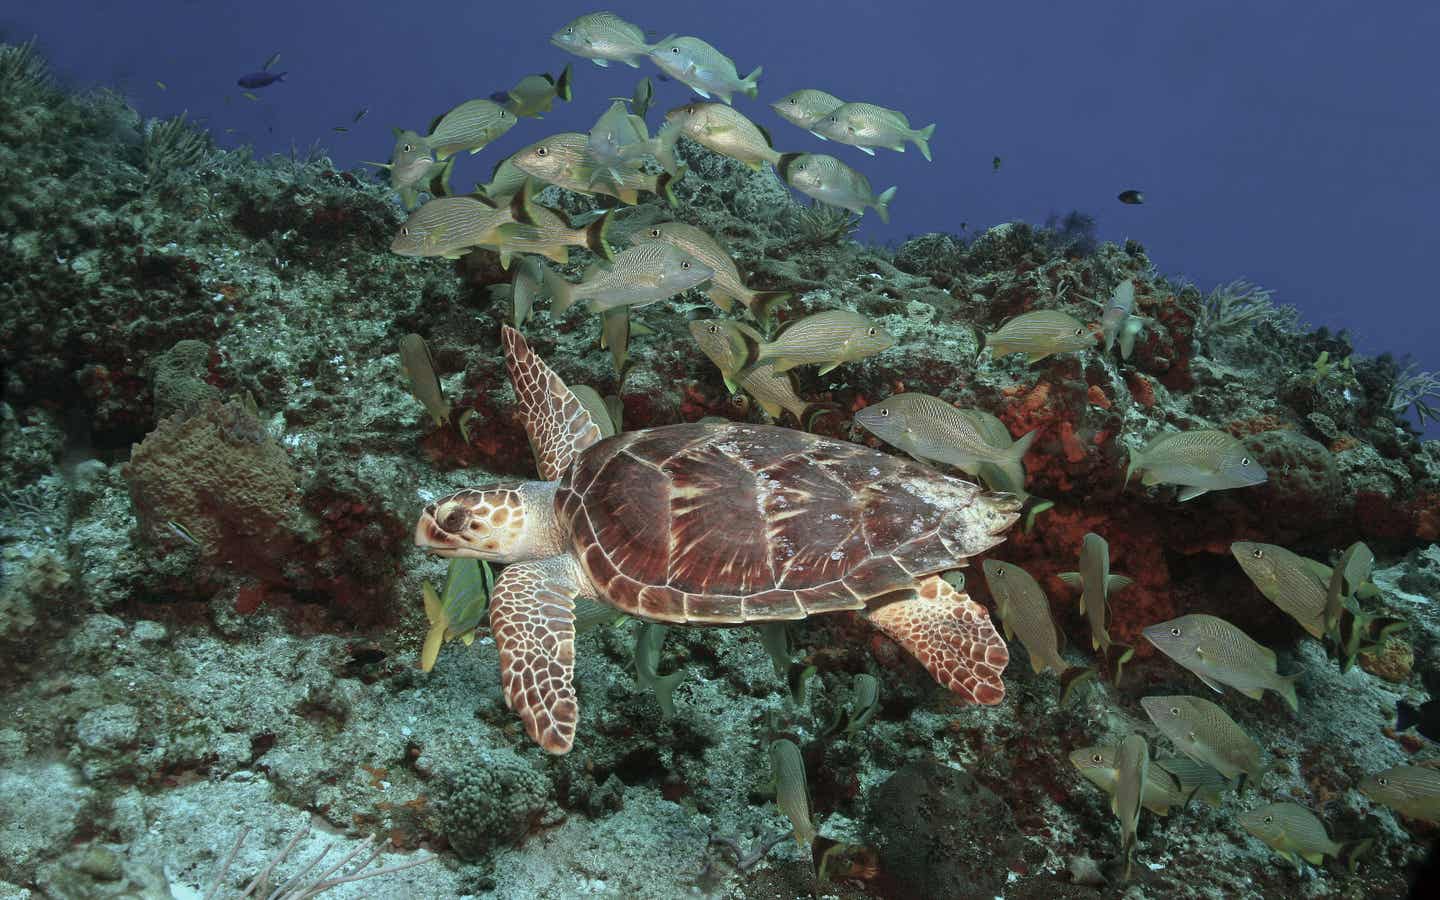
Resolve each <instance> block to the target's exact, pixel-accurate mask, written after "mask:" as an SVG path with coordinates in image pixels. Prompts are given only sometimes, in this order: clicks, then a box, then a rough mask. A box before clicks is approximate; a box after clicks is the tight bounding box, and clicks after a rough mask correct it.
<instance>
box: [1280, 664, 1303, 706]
mask: <svg viewBox="0 0 1440 900" xmlns="http://www.w3.org/2000/svg"><path fill="white" fill-rule="evenodd" d="M1299 680H1300V673H1298V672H1297V673H1295V674H1294V675H1281V676H1279V681H1278V682H1277V683H1276V685H1275V692H1276V693H1278V694H1279V695H1280V696H1281V697H1284V698H1285V702H1286V703H1288V704H1290V709H1292V710H1293V711H1295V712H1297V713H1298V712H1299V711H1300V698H1299V697H1297V696H1295V682H1297V681H1299Z"/></svg>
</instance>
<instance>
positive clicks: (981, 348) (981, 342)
mask: <svg viewBox="0 0 1440 900" xmlns="http://www.w3.org/2000/svg"><path fill="white" fill-rule="evenodd" d="M970 332H971V333H972V334H974V335H975V358H976V359H979V358H980V354H982V353H984V352H985V344H986V341H988V340H989V338H988V336H987V335H986V334H985V332H983V331H981V330H980V329H979V328H978V327H976V326H971V328H970Z"/></svg>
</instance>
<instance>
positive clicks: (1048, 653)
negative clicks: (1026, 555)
mask: <svg viewBox="0 0 1440 900" xmlns="http://www.w3.org/2000/svg"><path fill="white" fill-rule="evenodd" d="M982 568H983V569H984V570H985V583H986V584H987V585H989V586H990V594H991V595H992V596H993V597H994V598H995V606H996V609H997V611H998V612H999V614H1000V619H1001V621H1002V622H1003V623H1004V626H1005V640H1007V641H1008V640H1013V639H1014V638H1015V637H1016V636H1017V635H1018V636H1019V638H1020V643H1022V644H1024V645H1025V650H1026V652H1028V653H1029V654H1030V668H1031V669H1032V670H1033V671H1034V672H1036V673H1037V674H1038V673H1040V672H1043V671H1045V670H1046V669H1049V670H1050V671H1052V672H1054V673H1055V674H1056V675H1059V676H1060V683H1061V685H1062V691H1063V693H1062V698H1063V697H1064V696H1065V695H1067V694H1068V693H1069V692H1070V690H1071V689H1072V687H1073V685H1074V684H1076V679H1077V678H1080V677H1082V676H1087V675H1093V674H1094V671H1093V670H1092V669H1086V668H1081V667H1077V666H1072V665H1070V663H1069V662H1067V661H1066V660H1065V657H1064V656H1062V655H1061V650H1062V648H1063V647H1064V646H1065V636H1064V634H1063V633H1062V632H1061V631H1060V629H1059V627H1057V626H1056V624H1055V619H1054V617H1053V616H1052V615H1051V613H1050V600H1049V599H1048V598H1047V597H1046V596H1045V591H1044V590H1043V589H1042V588H1041V587H1040V583H1039V582H1037V581H1036V580H1035V578H1034V576H1032V575H1031V574H1030V573H1029V572H1027V571H1025V570H1024V569H1022V568H1020V567H1019V566H1017V565H1015V564H1014V563H1008V562H1001V561H1000V560H998V559H987V560H985V562H984V564H983V566H982Z"/></svg>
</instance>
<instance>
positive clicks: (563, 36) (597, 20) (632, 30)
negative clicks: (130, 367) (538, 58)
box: [550, 12, 650, 69]
mask: <svg viewBox="0 0 1440 900" xmlns="http://www.w3.org/2000/svg"><path fill="white" fill-rule="evenodd" d="M550 43H552V44H554V45H555V46H557V47H559V48H560V49H561V50H564V51H566V52H568V53H573V54H575V55H576V56H583V57H585V58H586V59H588V60H590V61H591V62H593V63H594V64H595V65H597V66H601V67H608V66H609V65H610V63H611V62H622V63H624V64H625V65H627V66H630V67H631V68H634V69H638V68H640V64H639V63H637V62H636V61H635V57H637V56H643V55H645V54H646V53H648V52H649V50H650V45H649V44H647V43H645V32H644V31H642V30H640V27H639V26H637V25H632V24H631V23H629V22H627V21H625V20H624V19H622V18H620V17H619V16H617V15H615V14H614V13H612V12H593V13H588V14H586V15H583V16H581V17H579V18H578V19H574V20H572V21H570V22H569V23H567V24H566V25H565V26H564V27H563V28H561V29H560V30H559V31H557V32H555V33H554V34H553V35H551V36H550Z"/></svg>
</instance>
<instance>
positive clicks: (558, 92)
mask: <svg viewBox="0 0 1440 900" xmlns="http://www.w3.org/2000/svg"><path fill="white" fill-rule="evenodd" d="M555 96H557V97H559V98H560V99H561V100H564V101H565V102H566V103H569V102H570V98H571V96H572V95H571V92H570V64H569V63H566V64H565V68H563V69H561V70H560V77H559V78H557V79H555Z"/></svg>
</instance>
